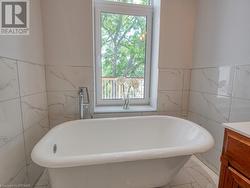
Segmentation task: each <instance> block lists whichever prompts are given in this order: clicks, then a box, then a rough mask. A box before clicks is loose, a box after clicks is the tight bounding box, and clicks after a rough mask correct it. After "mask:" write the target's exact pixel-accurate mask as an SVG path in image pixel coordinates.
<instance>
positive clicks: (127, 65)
mask: <svg viewBox="0 0 250 188" xmlns="http://www.w3.org/2000/svg"><path fill="white" fill-rule="evenodd" d="M118 1H122V2H124V1H127V2H128V1H131V0H118ZM143 1H144V2H146V1H147V0H143ZM101 33H102V38H101V42H102V43H101V45H102V46H101V47H102V52H101V54H102V57H101V63H102V76H103V77H144V65H145V59H146V58H145V50H146V17H144V16H131V15H121V14H112V13H102V14H101Z"/></svg>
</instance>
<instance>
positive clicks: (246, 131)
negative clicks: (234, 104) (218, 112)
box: [224, 122, 250, 138]
mask: <svg viewBox="0 0 250 188" xmlns="http://www.w3.org/2000/svg"><path fill="white" fill-rule="evenodd" d="M224 126H225V128H228V129H230V130H233V131H235V132H237V133H239V134H242V135H244V136H246V137H248V138H250V122H239V123H224Z"/></svg>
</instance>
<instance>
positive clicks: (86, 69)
mask: <svg viewBox="0 0 250 188" xmlns="http://www.w3.org/2000/svg"><path fill="white" fill-rule="evenodd" d="M46 80H47V92H48V93H47V94H48V110H49V119H50V125H51V127H53V126H55V125H58V124H60V123H62V122H65V121H69V120H75V119H78V118H79V101H78V88H79V87H81V86H85V87H86V86H87V87H88V88H89V91H90V98H91V104H92V109H93V105H94V104H93V103H94V102H93V98H94V94H93V85H94V84H93V80H94V76H93V67H90V66H82V67H81V66H59V65H58V66H57V65H53V66H50V65H48V66H46ZM189 81H190V70H189V69H177V68H176V69H170V68H160V69H159V87H158V109H157V111H156V112H138V113H105V114H100V113H99V114H94V117H95V118H98V117H114V116H116V117H118V116H133V115H134V116H136V115H150V114H152V115H154V114H164V115H174V116H178V117H186V116H187V110H188V107H187V105H188V97H189V95H188V94H189V93H188V91H189V89H188V88H189ZM121 108H122V107H121Z"/></svg>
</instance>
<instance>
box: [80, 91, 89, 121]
mask: <svg viewBox="0 0 250 188" xmlns="http://www.w3.org/2000/svg"><path fill="white" fill-rule="evenodd" d="M89 108H90V102H89V91H88V88H87V87H80V88H79V112H80V119H86V118H88V117H89V116H90V117H91V115H90V109H89Z"/></svg>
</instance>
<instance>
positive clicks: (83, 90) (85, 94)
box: [79, 87, 90, 104]
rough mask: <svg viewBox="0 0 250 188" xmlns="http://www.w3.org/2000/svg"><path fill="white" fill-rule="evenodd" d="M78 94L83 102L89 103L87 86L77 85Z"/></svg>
mask: <svg viewBox="0 0 250 188" xmlns="http://www.w3.org/2000/svg"><path fill="white" fill-rule="evenodd" d="M79 95H80V97H82V99H83V100H82V102H83V104H90V100H89V91H88V88H87V87H79Z"/></svg>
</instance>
